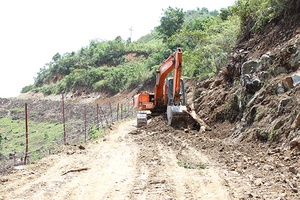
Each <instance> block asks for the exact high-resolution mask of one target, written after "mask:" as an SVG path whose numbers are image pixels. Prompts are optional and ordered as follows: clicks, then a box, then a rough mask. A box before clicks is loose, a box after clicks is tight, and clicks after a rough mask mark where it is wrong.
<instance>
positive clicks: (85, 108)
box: [84, 106, 86, 143]
mask: <svg viewBox="0 0 300 200" xmlns="http://www.w3.org/2000/svg"><path fill="white" fill-rule="evenodd" d="M84 142H85V143H86V106H84Z"/></svg>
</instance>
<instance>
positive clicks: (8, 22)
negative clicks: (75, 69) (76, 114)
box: [0, 0, 235, 98]
mask: <svg viewBox="0 0 300 200" xmlns="http://www.w3.org/2000/svg"><path fill="white" fill-rule="evenodd" d="M234 2H235V0H184V1H183V0H152V1H144V0H126V1H124V0H108V1H104V0H43V1H41V0H26V1H25V0H7V1H0V30H1V31H0V97H2V98H7V97H17V96H18V95H19V94H20V91H21V89H22V88H23V87H24V86H27V85H30V84H33V83H34V77H36V76H37V73H38V72H39V70H40V68H43V67H44V66H45V64H46V63H49V62H50V61H51V60H52V57H53V56H54V55H55V54H56V53H60V54H61V55H62V54H64V53H66V52H71V51H75V52H76V51H78V50H79V49H80V48H81V47H85V46H88V44H89V42H90V41H91V40H93V39H98V40H113V39H115V38H116V37H117V36H121V37H122V39H124V40H126V39H128V38H129V37H130V34H132V35H131V36H132V41H135V40H137V39H139V38H140V37H142V36H144V35H146V34H148V33H150V32H151V31H152V30H153V29H154V27H156V26H158V25H159V24H160V18H161V16H163V9H167V8H168V7H169V6H170V7H172V8H182V9H183V10H184V11H186V10H195V9H197V8H203V7H205V8H208V10H210V11H211V10H215V9H216V10H219V9H220V8H226V7H228V6H231V5H233V4H234ZM130 29H132V32H131V31H130Z"/></svg>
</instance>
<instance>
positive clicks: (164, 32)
mask: <svg viewBox="0 0 300 200" xmlns="http://www.w3.org/2000/svg"><path fill="white" fill-rule="evenodd" d="M183 22H184V12H183V10H182V8H171V7H168V8H167V9H166V10H164V16H162V17H161V19H160V25H159V26H158V27H156V30H157V31H158V32H159V34H160V36H161V37H162V38H163V40H164V41H166V40H167V39H168V38H169V37H171V36H172V35H174V34H175V33H177V32H179V31H180V29H181V27H182V24H183Z"/></svg>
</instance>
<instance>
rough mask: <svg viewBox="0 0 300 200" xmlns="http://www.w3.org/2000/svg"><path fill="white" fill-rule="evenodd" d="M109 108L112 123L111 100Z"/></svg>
mask: <svg viewBox="0 0 300 200" xmlns="http://www.w3.org/2000/svg"><path fill="white" fill-rule="evenodd" d="M109 110H110V117H111V123H113V122H114V119H113V113H112V108H111V102H109Z"/></svg>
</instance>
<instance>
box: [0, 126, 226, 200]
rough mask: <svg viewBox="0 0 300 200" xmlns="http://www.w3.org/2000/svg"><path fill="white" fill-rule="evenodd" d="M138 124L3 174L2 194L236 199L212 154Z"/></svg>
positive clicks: (3, 196) (7, 196)
mask: <svg viewBox="0 0 300 200" xmlns="http://www.w3.org/2000/svg"><path fill="white" fill-rule="evenodd" d="M135 125H136V124H135V121H126V122H123V123H120V124H116V125H114V127H113V130H112V131H111V132H110V133H108V134H107V135H106V136H105V137H104V138H101V139H100V140H98V141H96V142H93V143H90V144H87V145H84V147H85V149H80V148H79V147H78V146H77V147H74V146H72V147H70V146H69V147H66V149H64V150H63V151H62V152H61V153H59V154H58V155H52V156H49V157H46V158H44V159H42V160H41V161H39V162H38V163H36V164H31V165H26V166H18V167H16V169H15V172H14V173H13V174H10V175H7V176H4V177H1V184H0V187H1V188H0V199H1V200H2V199H3V200H4V199H39V200H41V199H72V200H73V199H214V200H215V199H223V200H224V199H231V198H230V194H229V192H228V191H229V185H228V184H227V182H226V181H225V180H224V179H222V178H220V176H219V175H220V174H222V172H221V171H220V169H218V168H217V167H214V166H213V165H212V163H213V162H212V161H211V160H208V158H207V157H206V156H204V155H203V154H201V153H200V152H199V151H197V150H195V149H193V148H189V147H188V146H187V145H186V144H185V143H184V141H183V142H182V144H181V147H180V148H179V151H177V150H174V148H172V145H173V144H172V142H171V141H170V142H169V143H164V142H162V141H160V140H157V139H155V135H156V133H155V132H150V133H149V132H144V131H141V132H139V131H137V130H136V127H135ZM163 141H165V140H163ZM207 163H210V165H209V166H208V165H207Z"/></svg>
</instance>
